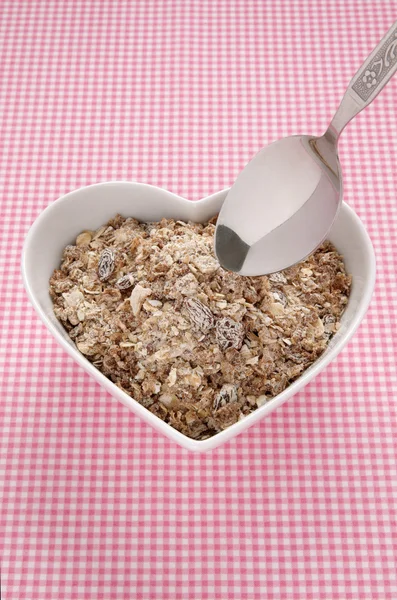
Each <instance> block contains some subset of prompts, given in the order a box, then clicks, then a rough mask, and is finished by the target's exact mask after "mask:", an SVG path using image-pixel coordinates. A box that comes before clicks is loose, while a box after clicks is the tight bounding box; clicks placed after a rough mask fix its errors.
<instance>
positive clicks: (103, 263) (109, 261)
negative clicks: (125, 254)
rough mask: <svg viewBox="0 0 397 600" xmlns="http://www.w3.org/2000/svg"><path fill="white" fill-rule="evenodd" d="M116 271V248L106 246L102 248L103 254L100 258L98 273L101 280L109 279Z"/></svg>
mask: <svg viewBox="0 0 397 600" xmlns="http://www.w3.org/2000/svg"><path fill="white" fill-rule="evenodd" d="M113 271H114V250H112V248H105V249H104V250H102V254H101V256H100V258H99V263H98V275H99V279H100V280H101V281H106V280H107V279H109V277H110V276H111V274H112V273H113Z"/></svg>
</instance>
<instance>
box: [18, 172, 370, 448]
mask: <svg viewBox="0 0 397 600" xmlns="http://www.w3.org/2000/svg"><path fill="white" fill-rule="evenodd" d="M227 192H228V190H222V191H220V192H217V193H216V194H213V195H212V196H208V197H207V198H204V199H203V200H199V201H197V202H191V201H188V200H185V199H184V198H181V197H179V196H177V195H175V194H172V193H171V192H167V191H165V190H162V189H160V188H157V187H153V186H150V185H146V184H142V183H132V182H124V181H121V182H118V181H115V182H106V183H98V184H94V185H90V186H88V187H84V188H81V189H78V190H75V191H73V192H70V193H68V194H66V195H65V196H62V197H61V198H59V199H58V200H56V201H55V202H54V203H53V204H51V205H50V206H48V208H46V209H45V210H44V211H43V212H42V213H41V215H40V216H39V217H38V218H37V219H36V221H35V222H34V224H33V225H32V227H31V229H30V231H29V233H28V235H27V237H26V240H25V244H24V247H23V254H22V274H23V280H24V284H25V288H26V291H27V293H28V296H29V298H30V301H31V303H32V304H33V307H34V308H35V310H36V312H37V314H38V315H39V317H40V318H41V320H42V321H43V323H44V324H45V325H46V327H47V328H48V329H49V330H50V332H51V333H52V335H53V336H54V337H55V339H56V340H57V341H58V343H59V344H61V346H62V347H63V348H64V349H65V350H66V352H67V353H68V354H70V356H72V357H73V358H74V360H75V361H76V362H77V363H78V364H79V365H81V367H83V369H85V371H87V373H89V374H90V375H91V376H92V377H93V378H94V379H95V380H96V381H97V382H98V383H99V384H100V385H101V386H103V387H104V388H105V389H106V390H107V391H108V392H109V393H110V394H111V395H112V396H114V397H115V398H117V399H118V400H119V401H120V402H122V403H123V404H125V405H126V406H128V408H130V409H131V410H132V411H133V412H134V413H135V414H137V415H138V416H140V417H141V418H142V419H144V420H145V421H146V422H147V423H150V425H152V426H153V427H154V428H155V429H157V430H158V431H160V432H162V433H163V434H164V435H166V436H167V437H169V438H171V439H172V440H174V441H175V442H177V443H178V444H180V445H181V446H183V447H185V448H187V449H189V450H192V451H196V452H202V451H206V450H211V449H213V448H216V447H217V446H219V445H221V444H223V443H224V442H226V441H227V440H230V439H231V438H233V437H234V436H236V435H238V434H239V433H241V432H242V431H244V430H245V429H247V428H248V427H250V426H251V425H253V424H254V423H257V422H258V421H260V420H261V419H262V418H263V417H265V416H266V415H268V414H269V413H271V412H272V411H273V410H274V409H276V408H277V407H279V406H280V405H281V404H283V403H284V402H285V401H286V400H288V398H290V397H291V396H293V395H294V394H296V392H297V391H298V390H300V389H301V388H302V387H303V386H304V385H306V384H307V383H309V381H311V380H312V379H313V377H315V376H316V375H317V374H318V373H320V371H322V370H323V369H324V368H325V367H326V366H327V365H328V363H329V362H330V361H331V360H332V359H333V358H335V356H336V355H337V354H338V353H339V352H340V351H341V350H342V348H343V347H344V346H345V344H346V343H347V342H348V341H349V339H350V338H351V336H352V335H353V333H354V332H355V330H356V329H357V327H358V325H359V324H360V322H361V321H362V319H363V317H364V315H365V313H366V311H367V308H368V305H369V302H370V299H371V295H372V292H373V288H374V283H375V255H374V251H373V247H372V244H371V240H370V238H369V236H368V234H367V232H366V231H365V229H364V226H363V224H362V223H361V221H360V219H359V218H358V217H357V215H356V214H355V213H354V211H353V210H352V209H351V208H349V207H348V206H347V205H346V204H343V205H342V207H341V210H340V212H339V215H338V217H337V220H336V222H335V224H334V226H333V229H332V231H331V233H330V235H329V239H330V240H331V242H332V243H333V244H335V246H336V248H337V249H338V250H339V252H341V254H342V255H343V256H344V259H345V263H346V268H347V270H348V272H349V273H350V274H351V275H352V277H353V284H352V290H351V296H350V298H349V302H348V305H347V308H346V311H345V313H344V315H343V317H342V320H341V327H340V329H339V331H338V332H337V333H336V335H335V336H334V337H333V338H332V340H331V342H330V344H329V346H328V348H327V350H326V351H325V352H324V353H323V354H322V356H321V357H320V358H319V359H318V360H317V361H316V362H315V363H314V364H313V365H312V366H311V367H310V368H309V369H307V370H306V371H304V373H303V374H302V375H301V376H300V377H299V379H297V380H296V381H295V382H294V383H292V384H291V385H290V386H289V387H288V388H287V389H285V390H284V391H283V392H282V393H281V394H279V395H278V396H275V397H274V398H273V399H272V400H270V401H269V402H267V403H266V404H264V405H262V406H261V407H260V408H258V409H257V410H255V411H254V412H252V413H251V414H250V415H248V416H246V417H245V418H244V419H242V420H241V421H238V422H237V423H235V424H234V425H232V426H231V427H229V428H228V429H225V430H224V431H222V432H220V433H217V434H216V435H214V436H213V437H211V438H209V439H206V440H203V441H199V440H193V439H190V438H189V437H187V436H185V435H184V434H182V433H180V432H179V431H177V430H176V429H174V428H173V427H171V426H170V425H168V424H167V423H164V422H163V421H162V420H161V419H159V418H158V417H156V416H155V415H154V414H152V413H151V412H150V411H149V410H147V409H146V408H144V407H143V406H142V405H141V404H139V403H138V402H137V401H136V400H134V399H133V398H131V397H130V396H129V395H128V394H126V393H125V392H123V391H122V390H120V389H119V388H118V387H116V385H115V384H113V383H112V382H111V381H110V380H109V379H107V377H105V375H103V374H102V373H100V371H98V370H97V369H96V368H95V367H94V366H93V365H92V364H91V363H90V362H89V361H88V360H87V359H86V358H85V357H84V356H83V355H82V354H80V352H79V351H78V350H77V348H76V346H75V344H74V342H72V340H71V339H70V338H69V337H68V335H67V333H66V331H65V330H64V329H63V328H62V326H61V324H60V323H59V321H58V320H57V319H56V317H55V316H54V313H53V307H52V301H51V298H50V295H49V279H50V276H51V274H52V272H53V270H54V269H55V268H57V267H58V266H59V264H60V260H61V254H62V250H63V248H64V247H65V246H66V245H67V244H70V243H73V242H74V240H75V238H76V236H77V235H78V234H79V233H80V232H81V231H82V230H84V229H97V228H98V227H99V226H101V225H103V224H104V223H106V222H107V221H108V220H109V219H111V218H112V217H113V216H114V215H115V214H116V213H120V214H121V215H123V216H125V217H135V218H136V219H138V220H140V221H159V220H161V219H162V218H163V217H165V218H173V219H176V220H181V221H188V220H190V221H196V222H204V221H207V220H208V219H210V218H211V217H212V216H213V215H215V214H217V213H218V212H219V210H220V208H221V206H222V203H223V201H224V199H225V197H226V194H227ZM301 401H302V402H303V401H304V399H303V398H302V400H301ZM81 402H86V399H85V398H84V397H83V396H82V397H81Z"/></svg>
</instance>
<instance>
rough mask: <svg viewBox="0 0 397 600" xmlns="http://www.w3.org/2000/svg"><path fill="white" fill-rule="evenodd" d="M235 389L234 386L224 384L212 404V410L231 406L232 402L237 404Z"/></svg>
mask: <svg viewBox="0 0 397 600" xmlns="http://www.w3.org/2000/svg"><path fill="white" fill-rule="evenodd" d="M237 400H238V395H237V387H236V386H235V385H231V384H230V383H226V384H225V385H223V386H222V388H221V390H220V392H219V394H218V395H217V396H216V397H215V400H214V402H213V408H214V410H219V409H220V408H222V407H223V406H226V404H231V403H232V402H237Z"/></svg>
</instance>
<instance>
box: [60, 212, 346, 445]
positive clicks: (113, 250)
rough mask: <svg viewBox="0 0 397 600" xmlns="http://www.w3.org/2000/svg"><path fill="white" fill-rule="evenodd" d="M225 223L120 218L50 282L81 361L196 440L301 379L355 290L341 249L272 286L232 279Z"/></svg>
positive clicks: (71, 254) (73, 254)
mask: <svg viewBox="0 0 397 600" xmlns="http://www.w3.org/2000/svg"><path fill="white" fill-rule="evenodd" d="M215 222H216V218H214V219H212V220H211V221H210V222H208V223H206V224H197V223H191V222H189V223H184V222H181V221H174V220H172V219H163V220H162V221H160V222H158V223H139V222H138V221H137V220H135V219H133V218H124V217H122V216H120V215H117V216H116V217H115V218H114V219H112V220H110V221H109V222H108V223H107V224H106V225H104V226H103V227H100V228H99V229H98V230H97V231H83V232H82V233H80V235H78V236H77V238H76V242H75V245H70V246H67V247H66V248H65V250H64V252H63V257H62V262H61V265H60V268H59V269H57V270H55V271H54V273H53V275H52V277H51V279H50V293H51V297H52V300H53V303H54V312H55V315H56V317H57V318H58V319H59V320H60V322H61V323H62V325H63V326H64V328H65V329H66V330H67V332H68V334H69V336H70V338H71V339H72V340H74V342H75V343H76V346H77V348H78V349H79V350H80V352H82V353H83V354H84V355H85V356H86V358H87V359H88V360H90V361H91V362H92V363H93V364H94V365H95V366H96V367H97V368H98V369H99V370H100V371H102V373H104V374H105V375H106V376H107V377H108V378H109V379H111V380H112V381H113V382H114V383H115V384H116V385H117V386H119V387H120V388H121V389H123V390H124V391H125V392H126V393H127V394H129V395H131V396H132V397H133V398H135V400H137V401H138V402H140V403H141V404H142V405H143V406H145V407H146V408H147V409H148V410H150V411H151V412H152V413H154V414H156V415H157V416H158V417H160V419H162V420H164V421H165V422H167V423H169V424H170V425H172V426H173V427H174V428H176V429H178V430H179V431H181V432H182V433H184V434H185V435H187V436H189V437H191V438H194V439H206V438H208V437H210V436H212V435H214V434H216V433H217V432H219V431H222V430H223V429H225V428H226V427H229V426H230V425H232V424H233V423H235V422H236V421H237V420H239V419H242V418H244V416H246V415H248V414H249V413H251V412H252V411H254V410H255V409H256V408H258V406H261V405H262V404H263V403H264V402H267V401H268V400H270V399H271V398H273V397H274V396H276V395H277V394H279V393H280V392H282V391H283V390H284V389H285V388H286V387H287V386H288V385H289V384H290V383H291V382H293V381H294V380H295V379H296V378H297V377H299V375H300V374H301V373H302V372H303V371H304V370H305V369H307V368H308V367H309V366H310V365H311V364H312V363H313V362H314V361H315V360H316V359H317V358H318V357H319V356H320V355H321V354H322V353H323V352H324V350H325V348H326V346H327V344H328V342H329V340H330V339H331V337H332V336H333V335H334V333H335V332H336V331H337V330H338V328H339V322H340V318H341V315H342V314H343V311H344V309H345V307H346V304H347V302H348V297H349V292H350V286H351V277H350V276H349V275H348V274H347V273H346V271H345V267H344V264H343V258H342V257H341V255H340V254H339V253H338V252H337V250H336V249H335V248H334V247H333V246H332V244H331V243H330V242H325V243H324V244H323V245H322V246H321V247H320V248H319V249H318V250H317V251H316V252H315V253H314V254H313V255H312V256H310V257H309V258H308V259H307V260H305V261H304V262H302V263H300V264H298V265H295V266H293V267H291V268H289V269H287V270H285V271H283V272H280V273H275V274H273V275H270V276H268V277H267V276H263V277H242V276H239V275H237V274H235V273H232V272H229V271H225V270H224V269H223V268H222V267H220V265H219V263H218V262H217V260H216V258H215V256H214V252H213V239H214V232H215Z"/></svg>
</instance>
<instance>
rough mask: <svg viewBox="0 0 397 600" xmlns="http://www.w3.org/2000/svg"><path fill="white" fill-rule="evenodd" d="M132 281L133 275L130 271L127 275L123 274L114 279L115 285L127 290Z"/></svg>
mask: <svg viewBox="0 0 397 600" xmlns="http://www.w3.org/2000/svg"><path fill="white" fill-rule="evenodd" d="M133 283H134V276H133V275H132V273H127V275H123V276H122V277H120V278H119V279H118V280H117V281H116V287H117V288H118V289H119V290H128V288H130V287H131V286H132V284H133Z"/></svg>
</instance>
